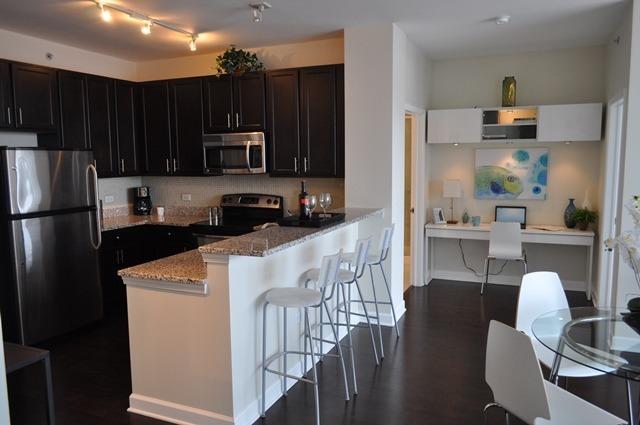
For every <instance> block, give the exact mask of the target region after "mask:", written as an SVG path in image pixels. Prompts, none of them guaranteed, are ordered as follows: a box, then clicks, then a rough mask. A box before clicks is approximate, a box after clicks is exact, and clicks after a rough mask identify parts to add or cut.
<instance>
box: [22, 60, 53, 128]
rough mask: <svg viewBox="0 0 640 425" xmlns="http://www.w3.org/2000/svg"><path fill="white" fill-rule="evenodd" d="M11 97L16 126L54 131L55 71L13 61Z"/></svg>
mask: <svg viewBox="0 0 640 425" xmlns="http://www.w3.org/2000/svg"><path fill="white" fill-rule="evenodd" d="M11 76H12V78H13V100H14V103H15V108H16V115H17V116H16V118H17V122H16V127H17V128H29V129H35V130H56V127H57V117H58V106H57V102H58V91H57V81H56V71H55V70H54V69H49V68H43V67H39V66H34V65H25V64H17V63H14V64H12V66H11Z"/></svg>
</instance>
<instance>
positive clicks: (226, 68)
mask: <svg viewBox="0 0 640 425" xmlns="http://www.w3.org/2000/svg"><path fill="white" fill-rule="evenodd" d="M216 66H217V71H218V73H219V74H232V75H241V74H244V73H245V72H252V71H262V70H264V64H263V63H262V62H260V60H258V56H257V55H256V54H255V53H250V52H247V51H246V50H242V49H236V46H234V45H233V44H232V45H231V46H229V48H228V49H227V50H225V51H224V53H222V54H221V55H219V56H218V57H216Z"/></svg>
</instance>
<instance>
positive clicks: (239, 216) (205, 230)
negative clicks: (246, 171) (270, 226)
mask: <svg viewBox="0 0 640 425" xmlns="http://www.w3.org/2000/svg"><path fill="white" fill-rule="evenodd" d="M220 210H221V211H222V218H219V219H218V220H217V223H216V220H215V219H214V217H212V218H210V219H209V220H205V221H201V222H198V223H194V224H191V225H190V226H189V227H190V228H191V231H192V233H193V234H194V236H196V238H197V239H198V245H206V244H209V243H213V242H218V241H221V240H224V239H228V238H230V237H233V236H240V235H244V234H247V233H251V232H253V231H254V230H255V228H256V227H258V226H262V225H263V224H265V223H275V222H277V221H278V220H279V219H281V218H282V217H283V216H284V205H283V198H282V197H281V196H277V195H264V194H256V193H239V194H228V195H223V196H222V202H221V203H220Z"/></svg>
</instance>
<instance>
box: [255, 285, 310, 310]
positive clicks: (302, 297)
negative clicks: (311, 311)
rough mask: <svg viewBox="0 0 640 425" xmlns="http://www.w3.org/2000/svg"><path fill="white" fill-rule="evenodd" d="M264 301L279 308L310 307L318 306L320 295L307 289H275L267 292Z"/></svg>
mask: <svg viewBox="0 0 640 425" xmlns="http://www.w3.org/2000/svg"><path fill="white" fill-rule="evenodd" d="M266 300H267V301H268V302H269V303H270V304H274V305H277V306H280V307H292V308H302V307H312V306H315V305H318V304H320V302H321V301H322V294H321V293H320V292H318V291H315V290H313V289H307V288H275V289H271V290H270V291H269V292H267V295H266Z"/></svg>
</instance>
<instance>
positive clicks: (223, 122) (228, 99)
mask: <svg viewBox="0 0 640 425" xmlns="http://www.w3.org/2000/svg"><path fill="white" fill-rule="evenodd" d="M203 101H204V108H203V117H204V132H205V133H224V132H230V131H263V130H264V128H265V118H266V117H265V74H264V73H263V72H247V73H245V74H243V75H241V76H238V77H231V76H229V75H220V76H214V77H207V78H205V79H204V82H203Z"/></svg>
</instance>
